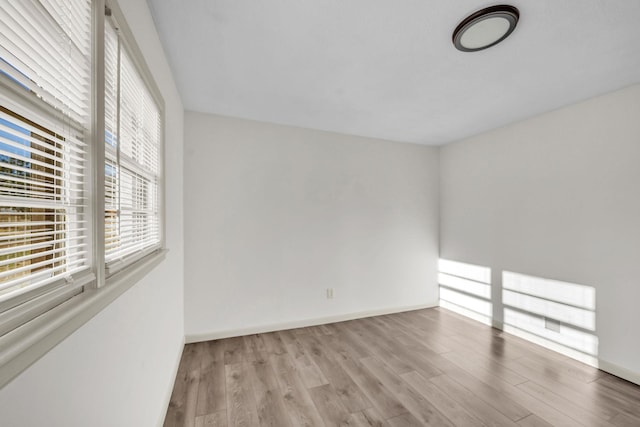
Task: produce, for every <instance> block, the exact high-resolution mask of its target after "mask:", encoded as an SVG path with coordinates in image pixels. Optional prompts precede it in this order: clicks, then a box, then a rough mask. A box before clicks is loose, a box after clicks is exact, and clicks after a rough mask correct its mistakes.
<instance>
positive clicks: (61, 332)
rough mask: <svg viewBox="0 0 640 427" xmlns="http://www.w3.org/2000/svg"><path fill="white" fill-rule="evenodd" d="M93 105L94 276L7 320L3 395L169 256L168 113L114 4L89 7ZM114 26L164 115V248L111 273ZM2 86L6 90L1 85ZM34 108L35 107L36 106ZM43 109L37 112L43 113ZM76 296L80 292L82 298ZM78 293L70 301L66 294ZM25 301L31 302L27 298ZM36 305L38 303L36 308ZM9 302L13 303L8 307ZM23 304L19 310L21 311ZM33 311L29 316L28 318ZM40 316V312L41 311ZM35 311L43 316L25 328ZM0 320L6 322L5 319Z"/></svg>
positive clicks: (107, 0) (97, 2) (112, 0)
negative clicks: (108, 144) (108, 211)
mask: <svg viewBox="0 0 640 427" xmlns="http://www.w3.org/2000/svg"><path fill="white" fill-rule="evenodd" d="M91 7H92V11H91V15H92V25H91V32H92V34H91V40H92V61H91V62H92V64H91V68H92V70H91V106H90V111H88V113H89V115H90V127H89V132H88V134H89V135H88V138H87V144H88V145H89V149H88V154H87V155H88V164H89V165H90V167H89V169H90V173H89V174H88V176H86V177H85V180H86V181H87V183H86V191H87V192H88V193H89V194H90V198H91V199H92V200H91V201H90V203H89V212H87V219H88V221H89V236H88V237H89V240H90V242H91V243H90V251H89V254H88V264H89V267H90V268H89V270H90V271H91V272H92V273H93V274H88V275H84V276H83V277H81V278H80V279H79V280H78V281H77V283H74V284H73V286H71V287H68V288H65V287H61V288H60V289H62V290H65V289H66V290H67V292H64V291H61V292H58V293H56V294H55V295H53V296H49V297H48V296H47V295H48V294H45V295H40V296H39V297H36V298H34V299H30V300H29V301H28V302H27V303H25V304H24V305H25V307H26V306H27V305H29V307H26V309H25V310H22V309H18V310H14V311H15V312H16V313H14V315H13V316H11V317H10V318H9V319H8V321H9V322H11V321H13V322H14V323H15V324H16V325H19V326H17V327H15V328H12V329H11V330H10V332H7V333H5V334H4V335H2V336H0V388H2V387H3V386H4V385H6V384H7V383H9V382H10V381H11V380H12V379H13V378H15V377H16V376H18V375H19V374H20V373H21V372H22V371H24V370H25V369H27V368H28V367H29V366H30V365H31V364H33V363H34V362H35V361H37V360H38V359H39V358H40V357H42V356H44V355H45V354H46V353H47V352H48V351H49V350H51V349H52V348H53V347H55V346H56V345H57V344H58V343H60V342H61V341H63V340H64V339H65V338H66V337H67V336H69V335H70V334H71V333H73V332H74V331H75V330H77V329H78V328H80V327H81V326H82V325H84V324H85V323H86V322H88V321H89V320H90V319H91V318H92V317H93V316H95V315H96V314H98V313H99V312H100V311H101V310H102V309H104V308H105V307H107V306H108V305H109V304H111V303H112V302H113V301H114V300H115V299H117V298H118V297H119V296H120V295H121V294H123V293H124V292H125V291H126V290H128V289H129V288H131V287H132V286H133V285H134V284H135V283H137V282H138V281H140V280H141V279H142V278H143V277H144V276H145V275H146V274H147V273H149V272H150V271H151V270H153V269H154V268H155V267H156V266H157V265H159V264H160V263H161V262H162V261H163V260H164V258H165V256H166V253H167V252H168V250H167V248H166V215H165V212H166V210H165V200H166V198H165V191H166V186H165V171H166V167H165V127H166V114H165V111H166V110H165V103H164V99H163V97H162V93H161V91H160V89H159V87H158V85H157V84H156V82H155V79H154V78H153V74H152V73H151V71H150V69H149V67H148V66H147V64H146V61H145V59H144V55H143V54H142V51H141V50H140V48H139V47H138V45H137V43H136V39H135V37H134V35H133V32H132V31H131V29H130V28H129V26H128V24H127V21H126V18H125V16H124V14H123V13H122V11H121V9H120V7H119V5H118V3H117V0H92V1H91ZM109 19H113V21H114V23H115V24H116V25H114V26H115V27H116V29H117V33H118V37H119V39H120V42H121V43H122V44H123V45H124V47H125V48H126V49H127V52H128V54H129V56H130V58H131V60H132V62H133V64H134V66H135V68H136V70H137V72H138V73H139V75H140V77H141V78H142V81H143V83H144V84H145V85H146V87H147V90H148V91H149V93H150V94H151V96H152V98H153V100H154V101H155V103H156V105H157V107H158V111H159V115H160V131H159V134H160V135H159V137H160V144H159V164H158V167H159V172H158V199H159V200H158V216H159V233H160V241H159V243H158V244H157V245H154V246H153V247H151V248H148V249H147V250H145V251H143V252H142V253H141V254H135V255H133V256H129V257H126V258H123V259H122V260H121V261H119V262H117V263H115V264H114V265H113V266H112V265H111V264H113V263H110V265H109V268H108V269H107V265H106V263H105V220H104V218H105V166H104V165H105V93H104V90H105V43H104V37H105V36H104V32H105V25H109V24H108V20H109ZM3 87H4V86H3ZM33 104H35V103H33ZM39 107H40V106H39ZM78 289H80V291H79V293H78ZM72 292H75V293H74V294H73V295H67V294H68V293H72ZM24 298H25V299H26V297H24ZM36 299H39V301H37V303H35V304H34V303H32V301H35V300H36ZM9 301H10V302H11V301H12V300H9ZM21 306H22V304H21V305H20V307H21ZM29 310H31V312H29ZM38 310H39V311H38ZM33 312H40V313H42V314H39V315H36V316H35V317H33V316H32V317H30V319H31V320H27V321H21V316H22V318H23V319H22V320H24V318H27V317H26V316H30V315H31V314H33ZM0 319H1V317H0Z"/></svg>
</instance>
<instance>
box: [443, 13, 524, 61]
mask: <svg viewBox="0 0 640 427" xmlns="http://www.w3.org/2000/svg"><path fill="white" fill-rule="evenodd" d="M495 18H501V19H503V20H506V21H507V22H508V25H509V27H508V28H507V29H506V30H505V32H504V34H502V35H501V36H498V37H497V38H496V39H494V40H490V41H488V42H487V43H486V44H482V45H480V46H465V45H464V44H463V40H462V38H463V36H464V34H465V33H466V32H467V31H468V30H469V29H471V28H472V27H474V26H475V25H477V24H480V23H481V22H483V21H486V20H488V19H495ZM518 19H520V12H519V11H518V9H517V8H515V7H513V6H510V5H506V4H503V5H497V6H490V7H487V8H485V9H481V10H479V11H477V12H475V13H472V14H471V15H469V16H468V17H466V18H465V19H464V20H463V21H462V22H461V23H460V25H458V26H457V27H456V29H455V30H454V32H453V45H454V46H455V47H456V49H458V50H461V51H463V52H476V51H479V50H484V49H486V48H489V47H491V46H494V45H496V44H498V43H500V42H501V41H502V40H504V39H506V38H507V37H509V34H511V33H512V32H513V30H515V28H516V25H517V24H518Z"/></svg>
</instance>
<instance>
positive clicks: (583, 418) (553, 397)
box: [518, 381, 613, 427]
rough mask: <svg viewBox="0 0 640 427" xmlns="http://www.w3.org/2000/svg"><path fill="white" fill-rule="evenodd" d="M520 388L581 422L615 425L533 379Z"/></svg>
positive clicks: (607, 426)
mask: <svg viewBox="0 0 640 427" xmlns="http://www.w3.org/2000/svg"><path fill="white" fill-rule="evenodd" d="M518 388H519V389H521V390H524V391H525V392H526V393H529V394H530V395H532V396H533V397H535V398H536V399H538V400H541V401H543V402H545V403H546V404H547V405H549V406H551V407H553V408H556V409H558V410H560V411H562V412H563V413H565V414H567V415H568V416H570V417H571V418H573V419H574V420H576V421H578V422H579V423H581V424H584V425H597V426H602V427H612V426H613V425H612V424H611V423H609V422H608V421H607V418H603V417H598V416H597V415H595V414H594V413H593V412H591V411H590V410H587V409H585V408H583V407H581V406H578V405H576V404H575V403H573V402H571V401H569V400H567V399H565V398H564V397H562V396H561V395H559V394H556V393H554V392H553V391H551V390H547V389H546V388H544V387H542V386H540V385H538V384H536V383H535V382H533V381H527V382H526V383H523V384H520V385H519V386H518Z"/></svg>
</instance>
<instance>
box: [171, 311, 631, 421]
mask: <svg viewBox="0 0 640 427" xmlns="http://www.w3.org/2000/svg"><path fill="white" fill-rule="evenodd" d="M164 425H165V426H167V427H172V426H176V427H177V426H189V427H192V426H198V427H213V426H277V427H281V426H282V427H286V426H291V427H298V426H390V427H400V426H425V425H433V426H474V427H476V426H520V427H533V426H580V425H584V426H603V427H606V426H636V427H637V426H640V387H638V386H636V385H634V384H631V383H629V382H626V381H624V380H621V379H619V378H617V377H614V376H612V375H609V374H606V373H604V372H602V371H599V370H597V369H594V368H591V367H589V366H587V365H584V364H581V363H579V362H576V361H573V360H571V359H568V358H566V357H564V356H562V355H560V354H558V353H555V352H552V351H549V350H546V349H544V348H542V347H539V346H537V345H534V344H531V343H528V342H526V341H524V340H521V339H519V338H517V337H514V336H512V335H509V334H506V333H503V332H500V331H498V330H496V329H492V328H489V327H487V326H484V325H482V324H480V323H477V322H474V321H471V320H468V319H466V318H464V317H462V316H458V315H457V314H455V313H452V312H450V311H447V310H445V309H440V308H434V309H425V310H417V311H411V312H406V313H399V314H391V315H387V316H377V317H371V318H367V319H360V320H353V321H348V322H340V323H333V324H328V325H322V326H313V327H307V328H300V329H292V330H287V331H280V332H273V333H268V334H257V335H249V336H244V337H238V338H228V339H223V340H217V341H210V342H204V343H197V344H189V345H187V346H186V347H185V350H184V353H183V356H182V360H181V363H180V368H179V370H178V375H177V378H176V382H175V386H174V390H173V395H172V397H171V403H170V405H169V410H168V412H167V416H166V419H165V423H164Z"/></svg>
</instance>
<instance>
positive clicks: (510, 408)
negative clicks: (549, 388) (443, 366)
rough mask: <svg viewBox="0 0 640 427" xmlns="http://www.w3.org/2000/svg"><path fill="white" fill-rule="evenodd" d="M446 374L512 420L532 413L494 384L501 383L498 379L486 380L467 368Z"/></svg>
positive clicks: (453, 370)
mask: <svg viewBox="0 0 640 427" xmlns="http://www.w3.org/2000/svg"><path fill="white" fill-rule="evenodd" d="M446 375H447V376H448V377H449V378H451V379H452V380H453V381H455V382H457V383H458V384H460V385H461V386H462V387H464V388H465V389H467V390H469V391H471V392H472V393H473V394H475V395H476V396H478V398H479V399H481V400H483V401H484V402H485V403H486V404H488V405H489V406H491V407H493V408H494V409H496V410H498V411H499V412H500V413H502V414H503V415H505V416H506V417H507V418H509V419H510V420H512V421H517V420H519V419H522V418H524V417H526V416H527V415H529V414H531V411H530V410H529V409H527V408H526V407H524V406H522V405H520V404H518V403H517V402H516V401H514V400H513V399H511V398H510V397H509V395H508V394H506V393H504V392H503V391H502V390H500V388H499V387H494V386H493V384H500V380H498V379H493V380H492V379H491V378H490V379H489V380H488V381H486V382H485V381H483V380H481V379H479V378H477V377H474V376H473V375H472V374H470V373H469V372H467V371H466V370H465V369H452V370H447V371H446Z"/></svg>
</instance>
